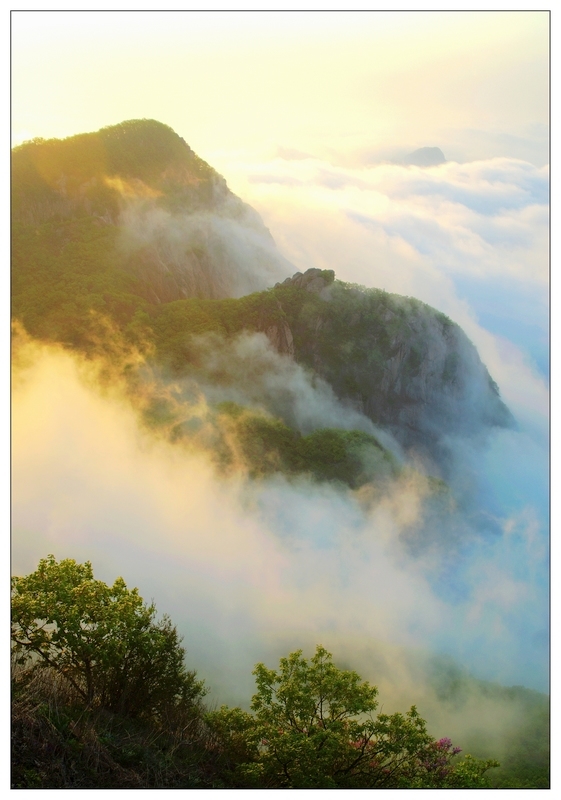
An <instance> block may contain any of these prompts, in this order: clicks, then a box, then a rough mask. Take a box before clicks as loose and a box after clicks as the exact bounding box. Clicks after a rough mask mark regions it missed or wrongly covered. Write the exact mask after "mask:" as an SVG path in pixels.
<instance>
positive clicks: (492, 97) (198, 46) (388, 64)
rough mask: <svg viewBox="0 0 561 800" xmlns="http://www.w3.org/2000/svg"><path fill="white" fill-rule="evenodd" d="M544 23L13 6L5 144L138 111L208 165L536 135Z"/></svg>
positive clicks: (464, 150)
mask: <svg viewBox="0 0 561 800" xmlns="http://www.w3.org/2000/svg"><path fill="white" fill-rule="evenodd" d="M548 25H549V17H548V14H547V13H545V12H496V13H495V12H366V13H362V12H359V13H352V12H351V13H342V12H334V13H329V12H309V13H286V12H285V13H273V12H201V13H196V12H187V13H182V12H169V13H165V12H161V13H158V12H148V13H143V12H23V11H21V12H15V13H14V14H13V15H12V53H13V56H12V98H13V101H12V103H13V104H12V126H13V141H14V143H18V142H19V141H22V140H24V139H27V138H31V137H33V136H44V137H51V136H67V135H71V134H73V133H78V132H82V131H87V130H96V129H98V128H99V127H101V126H103V125H108V124H113V123H117V122H120V121H122V120H124V119H130V118H138V117H149V118H155V119H158V120H160V121H162V122H165V123H167V124H169V125H171V127H173V128H174V129H175V130H176V131H177V132H178V133H179V134H180V135H182V136H183V137H184V138H185V139H186V140H187V142H188V143H189V144H190V145H191V146H192V147H193V149H194V150H195V151H196V152H198V153H199V154H200V155H202V156H203V157H204V158H207V159H208V160H211V158H212V155H213V153H215V152H219V151H228V152H229V153H232V152H235V151H237V150H239V151H243V152H245V153H246V154H247V153H252V154H254V153H256V152H257V151H259V152H260V153H262V154H267V153H269V154H270V153H272V152H274V151H275V149H276V147H277V146H279V145H280V146H283V147H291V148H296V149H302V150H304V151H310V152H313V153H314V154H315V155H319V156H321V157H325V156H326V155H328V154H329V153H331V154H333V153H334V152H335V153H336V154H339V156H343V155H344V154H347V155H348V154H352V153H356V152H362V151H364V150H365V149H370V150H374V151H375V150H377V149H380V150H383V149H384V148H388V147H392V146H394V147H395V146H402V147H405V148H409V149H413V148H415V147H419V146H423V145H439V146H443V144H444V145H447V146H448V148H450V146H452V148H454V146H456V148H457V149H458V154H455V153H452V156H453V157H457V158H460V159H461V158H462V157H466V158H469V157H473V156H474V155H475V156H478V155H479V154H478V153H474V152H471V151H470V147H471V150H473V146H474V145H473V141H472V143H471V145H470V144H469V142H467V143H466V141H467V140H466V133H465V132H466V131H468V132H469V131H472V132H473V131H477V132H482V131H483V132H485V135H487V136H490V137H491V138H492V139H493V141H494V142H496V139H497V137H499V138H500V137H501V136H503V137H504V136H505V135H507V136H510V137H513V136H515V137H519V138H522V139H526V138H528V137H529V138H532V137H533V139H535V138H536V136H537V137H538V138H539V137H541V139H542V140H543V139H544V136H546V134H545V133H544V131H546V130H547V125H548ZM478 135H479V140H478V141H479V145H478V147H479V148H480V149H481V148H482V147H483V149H485V147H487V149H489V147H491V150H492V148H493V147H495V149H496V147H497V146H498V145H496V143H495V144H494V145H491V144H489V142H487V144H486V145H482V144H481V133H479V134H478ZM462 137H463V138H462ZM493 137H494V138H493ZM468 139H469V136H468ZM472 139H473V135H472ZM470 141H471V140H470ZM455 143H456V144H455ZM476 149H477V147H476ZM542 151H543V147H542ZM501 154H502V153H500V152H485V153H483V155H485V156H489V155H491V156H492V155H501ZM447 155H448V154H447ZM538 160H539V159H538ZM542 160H543V153H542Z"/></svg>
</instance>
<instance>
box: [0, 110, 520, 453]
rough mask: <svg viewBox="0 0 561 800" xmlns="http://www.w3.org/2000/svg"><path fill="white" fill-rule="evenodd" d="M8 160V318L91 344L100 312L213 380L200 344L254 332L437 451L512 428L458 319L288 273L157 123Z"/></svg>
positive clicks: (229, 198) (323, 275)
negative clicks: (443, 440) (454, 436)
mask: <svg viewBox="0 0 561 800" xmlns="http://www.w3.org/2000/svg"><path fill="white" fill-rule="evenodd" d="M12 161H13V166H12V218H13V239H12V244H13V265H12V302H13V315H14V317H15V318H16V319H18V320H19V321H21V322H22V323H23V325H24V326H25V328H26V329H27V330H28V331H29V332H30V333H31V334H32V335H34V336H37V337H39V338H41V339H45V340H50V341H57V342H61V343H63V344H64V345H66V346H70V347H72V348H78V349H79V350H82V351H85V352H90V351H91V350H92V349H95V348H98V347H99V343H100V339H103V337H104V336H105V337H107V336H108V334H107V328H105V329H104V328H103V326H101V324H100V321H101V320H102V319H105V320H107V319H109V320H110V321H111V326H112V327H111V331H112V332H111V334H110V336H112V337H114V336H115V332H116V331H118V332H119V335H122V336H123V337H124V338H125V339H126V340H127V341H129V342H131V343H134V344H135V345H136V346H138V347H140V348H141V349H142V350H143V351H144V352H145V353H146V354H147V355H148V354H149V353H153V352H154V351H155V355H156V361H157V363H159V364H161V365H165V366H166V367H168V368H170V369H171V370H172V371H173V373H174V374H175V375H176V376H178V375H179V376H181V375H188V374H194V373H196V374H197V375H198V376H199V378H200V377H201V375H202V374H203V373H204V378H205V380H206V382H207V383H208V382H210V383H214V384H215V385H217V384H220V382H221V380H222V382H224V381H223V367H224V365H223V364H221V366H220V368H218V367H217V366H216V363H217V362H216V357H214V358H213V359H211V358H210V357H209V348H210V350H212V349H213V347H214V351H215V354H216V353H219V352H223V351H224V348H225V342H226V341H227V342H229V343H230V346H232V342H233V340H234V339H235V338H236V337H238V336H239V335H240V334H241V333H242V332H251V333H264V334H266V336H267V337H268V340H269V341H270V343H271V344H272V346H273V347H274V348H275V350H276V351H277V352H278V353H280V354H282V355H284V356H285V357H287V358H290V359H293V360H294V361H295V362H296V363H297V364H298V365H300V366H301V367H303V368H304V369H305V370H306V371H307V373H308V374H309V375H311V376H312V377H313V376H316V377H315V378H313V379H314V380H315V379H317V378H321V379H323V381H325V382H326V383H327V384H328V385H329V386H330V387H331V389H332V390H333V392H334V394H335V395H336V397H337V398H339V400H340V401H341V402H343V403H344V404H345V406H346V407H347V408H349V409H352V410H354V411H355V412H356V413H358V414H361V415H363V416H364V417H366V418H367V419H369V420H371V421H372V422H373V423H375V424H376V425H381V426H384V427H386V428H388V429H389V430H391V432H392V434H393V435H394V436H395V437H396V439H397V440H398V441H399V442H400V443H401V444H402V445H403V446H405V447H407V448H409V447H416V448H418V449H420V450H421V451H423V452H425V453H426V454H428V455H429V456H430V457H431V458H432V459H434V460H435V461H436V462H438V461H439V460H440V461H442V458H443V456H442V453H441V452H440V451H439V446H438V440H439V437H441V436H442V435H443V434H447V433H451V432H452V433H463V434H466V433H467V434H470V433H473V432H477V431H478V430H482V429H484V428H485V427H487V426H493V425H500V426H508V425H511V424H513V420H512V416H511V415H510V413H509V411H508V410H507V408H506V407H505V406H504V404H503V403H502V401H501V400H500V398H499V394H498V389H497V386H496V384H495V383H494V382H493V380H492V378H491V377H490V375H489V373H488V372H487V370H486V368H485V367H484V365H483V364H482V363H481V360H480V358H479V356H478V354H477V351H476V349H475V348H474V347H473V345H472V344H471V342H470V341H469V340H468V339H467V337H466V336H465V334H464V333H463V331H462V330H461V329H460V328H459V327H458V326H457V325H456V324H454V323H453V322H452V321H451V320H449V319H448V318H447V317H446V316H445V315H443V314H441V313H439V312H438V311H436V310H435V309H432V308H430V307H429V306H427V305H425V304H423V303H421V302H419V301H417V300H415V299H413V298H406V297H399V296H397V295H389V294H387V293H386V292H384V291H381V290H376V289H364V288H361V287H357V286H351V285H347V284H344V283H341V282H340V281H336V280H335V279H334V278H335V276H334V274H333V273H332V272H331V271H329V270H325V271H321V270H314V269H312V270H308V272H306V273H305V275H301V274H300V273H296V274H295V275H293V277H286V276H287V275H290V274H292V273H293V271H294V270H293V268H292V267H291V265H290V264H289V263H288V262H286V260H285V259H283V257H282V256H281V255H280V254H279V253H278V252H277V251H276V249H275V246H274V242H273V240H272V237H271V236H270V234H269V232H268V231H267V229H266V228H265V226H264V225H263V223H262V222H261V220H260V218H259V216H258V215H257V213H256V212H254V211H253V210H252V209H251V208H250V207H249V206H247V205H246V204H245V203H243V202H242V201H241V200H240V199H239V198H237V197H236V196H235V195H233V194H232V193H231V192H230V190H229V189H228V188H227V186H226V182H225V181H224V179H223V178H222V177H221V176H219V175H218V174H217V173H216V172H215V171H214V170H213V169H212V168H211V167H210V166H209V165H208V164H206V163H205V162H204V161H203V160H202V159H200V158H199V157H198V156H197V155H196V154H195V153H193V151H192V150H191V149H190V148H189V146H188V145H187V144H186V143H185V142H184V141H183V139H181V138H180V137H179V136H177V135H176V134H175V133H174V132H173V131H172V130H171V129H170V128H168V127H167V126H165V125H162V124H161V123H158V122H155V121H153V120H133V121H129V122H124V123H122V124H121V125H116V126H113V127H110V128H105V129H102V130H101V131H98V132H97V133H90V134H81V135H79V136H74V137H71V138H69V139H65V140H47V141H45V140H33V141H32V142H28V143H25V144H23V145H21V146H19V147H17V148H15V149H14V151H13V156H12ZM281 279H284V280H281ZM273 284H275V285H274V287H273ZM267 287H273V288H267ZM241 295H245V296H243V297H242V296H241ZM103 330H105V334H104V333H103ZM203 334H204V335H205V336H206V337H207V338H206V339H204V340H202V339H201V335H203ZM209 334H213V335H214V336H215V337H218V338H215V340H214V346H213V345H211V344H209V340H208V335H209ZM248 358H249V356H246V357H245V361H244V356H243V354H242V353H241V352H238V354H237V356H236V359H235V362H236V369H237V378H236V376H234V375H230V376H229V378H228V381H229V384H230V385H233V384H235V383H236V380H237V381H238V383H247V380H246V377H245V376H244V373H247V370H248V369H249V366H248V365H249V361H248ZM203 362H204V364H203ZM212 363H214V364H215V366H214V367H212ZM270 368H271V369H272V367H270ZM230 371H231V370H230ZM223 399H226V400H233V401H236V400H237V396H236V394H235V393H232V392H230V393H228V392H226V396H225V397H224V398H223ZM257 399H258V400H259V402H260V404H261V406H264V407H265V408H266V409H267V410H269V411H270V412H271V413H273V414H274V415H275V416H277V417H278V416H280V417H281V418H283V420H284V422H285V423H287V424H289V425H290V426H291V427H295V425H294V420H291V419H289V418H287V414H286V413H285V414H283V413H279V409H278V408H277V407H275V403H274V402H273V403H272V404H269V406H268V404H267V402H266V400H264V399H263V397H260V398H257ZM256 402H257V400H256ZM242 405H243V403H242ZM277 405H278V404H277ZM300 427H301V426H300ZM316 427H317V425H316ZM335 427H337V426H335ZM342 427H348V426H345V425H343V426H342ZM312 429H313V426H312V427H311V428H310V429H309V430H301V432H302V433H310V432H311V430H312Z"/></svg>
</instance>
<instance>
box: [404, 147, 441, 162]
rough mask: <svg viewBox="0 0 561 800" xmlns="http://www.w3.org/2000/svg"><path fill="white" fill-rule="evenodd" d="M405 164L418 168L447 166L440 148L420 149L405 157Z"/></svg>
mask: <svg viewBox="0 0 561 800" xmlns="http://www.w3.org/2000/svg"><path fill="white" fill-rule="evenodd" d="M403 162H404V163H405V164H413V165H414V166H416V167H436V166H437V164H445V163H446V159H445V157H444V153H443V152H442V150H441V149H440V147H420V148H419V149H418V150H414V151H413V152H412V153H409V155H408V156H405V158H404V159H403Z"/></svg>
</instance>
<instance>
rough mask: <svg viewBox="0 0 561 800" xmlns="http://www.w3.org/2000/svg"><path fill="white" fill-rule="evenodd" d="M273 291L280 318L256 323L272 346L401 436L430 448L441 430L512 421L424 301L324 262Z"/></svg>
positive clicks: (453, 329)
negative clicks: (364, 284) (359, 281)
mask: <svg viewBox="0 0 561 800" xmlns="http://www.w3.org/2000/svg"><path fill="white" fill-rule="evenodd" d="M275 294H276V296H277V298H278V303H279V306H280V308H281V309H282V312H283V316H282V318H281V319H279V320H278V321H277V322H276V324H274V325H268V326H267V325H266V323H265V324H263V325H262V327H261V329H262V330H263V331H264V332H266V333H267V335H268V336H269V338H270V340H271V342H272V343H273V344H274V345H275V347H276V348H277V349H279V350H280V352H285V353H287V354H293V355H294V357H295V359H296V360H297V361H299V362H300V363H303V364H306V365H308V366H309V367H311V368H312V369H313V370H314V371H315V372H316V373H317V374H319V375H320V376H321V377H322V378H324V379H325V380H326V381H328V383H330V384H331V386H332V387H333V388H334V389H335V391H336V393H337V395H338V396H339V397H340V398H342V399H345V400H346V401H347V402H349V403H351V404H352V406H353V407H354V408H355V409H356V410H358V411H360V412H362V413H364V414H366V415H367V416H368V417H370V419H371V420H372V421H373V422H375V423H377V424H379V425H384V426H388V427H390V428H391V429H392V430H393V431H394V433H395V435H396V436H397V437H398V438H399V439H400V440H401V441H402V443H403V444H405V445H407V446H410V445H419V444H422V445H423V446H425V447H428V448H429V449H434V448H433V444H434V441H435V438H438V437H441V436H442V434H445V433H461V434H464V435H465V434H470V433H473V432H475V431H478V430H480V429H481V428H482V426H493V425H497V426H510V425H512V424H513V423H514V421H513V418H512V415H511V414H510V412H509V411H508V409H507V408H506V406H505V405H504V403H503V402H502V400H501V399H500V396H499V392H498V389H497V386H496V384H495V383H494V382H493V380H492V379H491V377H490V375H489V373H488V371H487V369H486V367H485V366H484V364H483V363H482V362H481V359H480V358H479V354H478V353H477V350H476V348H475V347H474V346H473V344H472V343H471V342H470V341H469V339H468V338H467V336H466V335H465V333H464V332H463V331H462V329H461V328H460V327H459V326H458V325H456V324H455V323H453V322H452V321H451V320H450V319H448V317H446V316H445V315H444V314H441V313H439V312H438V311H436V310H435V309H433V308H431V307H430V306H427V305H425V304H424V303H421V302H420V301H418V300H415V299H413V298H407V297H400V296H398V295H390V294H387V293H386V292H382V291H379V290H367V289H361V288H360V287H355V286H350V285H346V284H343V283H341V282H340V281H335V280H334V274H333V273H332V272H331V271H322V270H308V272H306V273H304V274H301V273H296V274H295V275H294V276H293V277H292V278H289V279H287V280H285V281H284V283H282V284H277V286H276V287H275Z"/></svg>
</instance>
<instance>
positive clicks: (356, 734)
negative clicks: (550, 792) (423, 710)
mask: <svg viewBox="0 0 561 800" xmlns="http://www.w3.org/2000/svg"><path fill="white" fill-rule="evenodd" d="M253 674H254V675H255V677H256V683H257V692H256V694H255V695H254V697H253V700H252V704H251V708H252V710H253V712H254V714H253V715H251V714H248V713H246V712H243V711H240V709H229V708H227V707H222V708H221V709H220V711H217V712H214V713H212V714H210V715H209V716H208V719H209V723H210V726H211V728H213V729H214V731H215V732H216V734H217V740H218V742H219V743H221V745H222V748H223V752H222V755H223V760H224V764H225V767H226V769H227V770H228V771H229V774H230V776H232V777H233V780H234V782H236V781H237V785H238V786H248V785H254V786H262V787H263V786H264V787H269V788H273V787H275V788H301V789H304V788H331V789H342V788H349V789H351V788H357V789H358V788H430V787H434V788H452V787H471V788H475V787H480V786H485V785H486V782H485V776H484V773H485V772H486V771H487V770H488V769H489V768H490V767H493V766H498V764H497V763H496V762H494V761H477V760H475V759H472V758H470V757H469V756H466V758H464V759H463V760H462V761H460V762H458V763H454V760H455V756H456V755H457V754H458V753H459V752H460V750H459V748H456V747H453V745H452V742H451V741H450V739H448V738H443V739H440V740H435V739H434V738H433V737H432V736H430V734H429V733H428V732H427V728H426V723H425V721H424V720H423V719H422V718H421V717H420V716H419V714H418V712H417V709H416V708H415V706H413V707H412V708H411V709H410V710H409V711H408V712H407V713H406V714H400V713H396V714H392V715H387V714H378V715H377V716H374V715H373V712H375V710H376V708H377V705H378V702H377V699H376V698H377V695H378V690H377V688H376V687H375V686H371V685H370V684H369V683H368V682H367V681H362V680H361V678H360V677H359V675H357V673H356V672H352V671H348V670H342V669H339V668H337V667H336V666H335V665H334V664H333V662H332V656H331V654H330V653H328V652H327V651H326V650H325V649H324V648H323V647H321V646H318V647H317V649H316V652H315V655H314V656H313V657H312V658H311V659H310V660H309V661H308V660H306V659H305V658H304V657H303V656H302V651H301V650H297V651H296V652H294V653H292V654H290V655H289V656H288V658H282V659H281V661H280V669H279V670H278V671H275V670H272V669H268V668H267V667H266V666H265V665H264V664H257V666H256V667H255V670H254V673H253Z"/></svg>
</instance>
